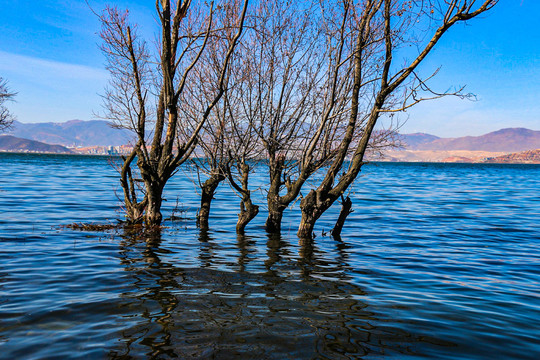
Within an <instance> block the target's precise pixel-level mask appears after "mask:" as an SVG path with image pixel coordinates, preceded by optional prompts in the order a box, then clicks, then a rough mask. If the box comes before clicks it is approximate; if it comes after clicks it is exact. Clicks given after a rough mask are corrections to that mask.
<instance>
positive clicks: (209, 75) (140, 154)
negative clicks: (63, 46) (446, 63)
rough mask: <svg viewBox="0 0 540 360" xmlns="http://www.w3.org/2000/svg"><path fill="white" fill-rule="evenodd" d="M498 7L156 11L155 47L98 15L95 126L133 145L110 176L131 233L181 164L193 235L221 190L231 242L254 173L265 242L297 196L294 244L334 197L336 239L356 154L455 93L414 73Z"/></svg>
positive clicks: (389, 140) (246, 4)
mask: <svg viewBox="0 0 540 360" xmlns="http://www.w3.org/2000/svg"><path fill="white" fill-rule="evenodd" d="M496 3H497V0H481V1H476V0H333V1H316V0H311V1H303V2H294V1H288V0H274V1H271V0H258V1H254V0H252V1H249V0H244V1H241V0H232V1H217V2H210V3H206V2H204V3H203V2H200V3H196V4H192V2H191V1H190V0H176V1H171V0H158V1H157V2H156V11H157V14H158V16H157V19H158V23H159V25H160V35H159V41H158V43H157V46H156V45H154V48H155V50H151V46H150V45H149V44H148V43H147V42H146V41H145V40H144V39H143V38H142V37H141V36H140V35H139V33H138V31H137V27H136V25H132V24H130V22H129V17H128V12H127V11H125V12H123V11H119V10H118V9H116V8H106V9H105V10H104V12H103V13H102V15H101V17H100V18H101V22H102V31H101V38H102V50H103V52H104V54H105V56H106V58H107V60H108V70H109V72H110V74H111V81H110V85H109V87H108V88H107V90H106V93H105V94H104V103H105V110H106V111H105V117H107V118H108V119H111V120H112V121H114V123H115V124H116V125H117V126H120V127H125V128H128V129H131V130H132V131H133V133H134V134H135V139H136V140H135V144H134V145H135V146H134V149H133V152H132V153H131V154H130V155H129V156H126V157H125V158H124V159H123V163H122V165H121V167H120V174H121V180H120V183H121V186H122V189H123V199H124V204H125V210H126V217H127V220H128V222H131V223H140V222H145V223H146V225H147V226H156V225H159V224H160V223H161V221H162V215H161V203H162V194H163V189H164V187H165V185H166V183H167V181H168V180H169V179H170V178H171V177H172V176H173V175H174V174H175V173H176V172H177V171H178V169H179V167H180V166H181V165H182V164H185V163H186V162H188V161H191V162H192V163H193V164H194V165H195V166H196V167H197V169H198V170H197V171H198V173H199V174H200V175H202V178H201V177H199V179H198V180H197V182H198V184H199V186H200V189H201V206H200V210H199V213H198V215H197V218H198V224H199V226H200V227H201V228H207V227H208V223H209V214H210V207H211V203H212V199H213V197H214V195H215V193H216V191H218V187H219V185H220V184H221V183H224V182H226V183H228V184H229V185H230V186H231V187H232V188H233V189H234V190H235V192H236V193H237V194H239V196H240V208H239V215H238V223H237V231H238V232H239V233H241V232H243V231H244V229H245V227H246V225H247V224H248V223H249V222H250V221H251V220H252V219H253V218H254V217H255V216H256V215H257V214H258V213H259V206H258V205H256V204H254V203H253V201H252V198H251V192H252V191H253V189H252V188H251V187H250V183H249V179H250V174H251V173H252V171H253V169H254V167H255V166H256V165H257V164H258V163H261V162H262V163H264V165H265V166H264V168H265V169H266V171H267V173H268V183H267V186H266V188H265V190H266V193H267V197H266V200H267V202H266V207H267V209H268V216H267V220H266V229H267V231H268V232H271V233H274V232H279V231H280V230H281V221H282V217H283V213H284V211H285V209H287V208H288V207H289V206H290V205H291V204H292V203H293V202H295V201H297V200H298V199H299V197H300V198H301V200H300V209H301V212H302V220H301V223H300V224H299V229H298V236H299V237H301V238H309V237H311V236H312V233H313V228H314V225H315V223H316V221H317V220H318V219H319V218H320V217H321V215H322V214H323V213H324V212H325V211H327V210H328V209H329V208H330V207H331V206H333V205H334V204H335V203H336V201H338V200H339V199H342V206H343V208H342V211H341V214H340V217H339V220H338V223H337V224H336V228H335V229H334V234H336V235H338V234H339V232H340V231H341V227H342V226H343V222H344V221H345V218H346V217H347V215H348V214H349V213H350V212H351V201H350V199H348V198H345V197H344V196H345V194H346V192H347V191H348V189H349V188H350V187H351V185H352V184H353V182H354V181H355V179H356V178H357V176H358V174H359V172H360V170H361V168H362V166H363V165H364V164H365V156H366V154H367V153H368V152H369V151H374V152H377V151H380V150H381V148H384V147H386V146H392V145H393V144H395V141H394V140H395V139H394V137H393V135H394V134H395V131H394V129H393V128H392V127H391V126H387V127H383V126H381V122H382V121H385V122H386V123H387V124H388V121H386V120H392V117H393V116H394V115H395V114H397V113H400V112H403V111H405V110H406V109H408V108H410V107H411V106H414V105H415V104H417V103H419V102H421V101H423V100H427V99H435V98H439V97H442V96H447V95H457V96H465V95H463V94H462V92H461V90H462V89H459V90H458V91H454V92H450V91H446V92H437V91H434V90H433V89H432V88H431V87H430V86H429V80H430V79H431V77H433V76H434V75H435V74H422V73H421V71H419V65H420V64H421V63H422V61H423V60H424V59H425V58H426V57H427V56H428V54H429V53H430V52H431V51H432V50H433V48H434V47H435V45H436V44H437V42H438V41H439V40H440V39H441V37H442V36H443V35H444V34H445V33H446V32H447V31H448V30H449V29H450V28H451V27H452V26H454V25H456V24H458V23H460V22H464V21H467V20H470V19H472V18H474V17H476V16H478V15H480V14H482V13H483V12H485V11H488V10H490V9H491V8H492V7H493V6H495V4H496ZM390 123H391V122H390ZM314 175H316V176H314ZM308 180H310V181H309V182H308ZM308 186H309V187H310V188H309V189H308V188H307V187H308ZM301 191H303V193H304V194H305V196H302V192H301Z"/></svg>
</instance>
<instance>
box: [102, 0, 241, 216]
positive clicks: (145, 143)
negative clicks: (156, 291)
mask: <svg viewBox="0 0 540 360" xmlns="http://www.w3.org/2000/svg"><path fill="white" fill-rule="evenodd" d="M247 5H248V0H245V1H244V3H243V9H242V15H241V16H240V17H239V22H238V23H237V24H236V25H235V29H236V32H235V35H234V36H233V37H232V38H226V37H223V36H221V35H220V31H219V29H216V28H215V27H214V21H213V17H214V15H215V12H216V11H217V10H216V9H220V10H222V9H224V8H226V7H227V4H226V3H225V4H219V6H217V7H214V2H211V3H210V4H208V6H206V3H205V4H200V7H194V6H192V4H191V1H190V0H177V1H173V2H171V1H170V0H158V1H156V10H157V14H158V19H159V24H160V32H161V33H160V36H159V39H160V40H159V44H158V46H157V47H158V49H157V54H155V55H152V54H151V52H150V50H149V48H148V45H147V43H146V42H145V41H144V40H143V39H142V38H140V36H139V35H138V32H137V28H136V26H132V25H130V24H129V22H128V12H127V11H125V12H120V11H118V10H117V9H114V8H107V9H105V11H104V12H103V14H102V15H101V16H100V19H101V23H102V31H101V38H102V40H103V43H102V51H103V53H104V54H105V56H106V58H107V61H108V66H107V67H108V70H109V72H110V74H111V82H110V87H109V88H108V89H107V91H106V93H105V96H104V102H105V110H106V116H105V117H107V118H109V119H111V120H113V121H114V122H115V123H116V124H117V125H118V126H121V127H126V128H128V129H131V130H133V132H134V133H135V137H136V140H135V144H134V149H133V151H132V152H131V154H129V155H128V156H127V157H125V158H124V162H123V164H122V166H121V169H120V174H121V179H120V183H121V186H122V189H123V192H124V203H125V207H126V217H127V220H128V222H131V223H138V222H142V221H143V220H144V222H145V223H146V225H147V226H155V225H159V224H160V223H161V220H162V215H161V203H162V193H163V189H164V187H165V185H166V183H167V181H168V180H169V179H170V178H171V177H172V176H173V174H174V173H175V171H176V170H177V169H178V167H179V166H180V165H181V164H183V163H185V162H186V161H187V160H188V159H189V156H190V155H191V153H192V152H193V150H194V148H195V145H196V142H197V138H198V135H199V132H200V131H201V128H202V127H203V126H204V124H205V122H206V120H207V119H208V117H209V115H210V113H211V111H212V109H213V108H214V106H215V105H216V104H217V103H218V102H219V101H220V99H221V97H222V96H223V93H224V91H225V86H224V84H225V75H226V71H227V65H228V63H229V60H230V58H231V55H232V53H233V51H234V48H235V46H236V44H237V42H238V39H239V37H240V36H241V33H242V30H243V22H244V18H245V13H246V10H247ZM220 41H227V52H226V54H225V56H224V58H223V59H222V63H221V68H220V69H219V71H218V72H217V73H216V74H215V76H214V77H213V78H211V79H209V81H210V82H209V83H208V86H209V87H211V88H212V89H213V96H212V98H211V99H210V100H209V101H208V102H207V103H206V104H204V106H203V107H201V108H199V109H198V110H199V114H198V122H197V123H196V125H195V126H194V127H191V126H190V124H184V123H182V121H181V118H180V116H179V108H182V107H183V106H185V105H186V104H184V103H183V102H182V94H183V93H184V92H186V91H189V89H188V88H186V84H187V83H188V79H189V77H190V76H191V75H192V72H193V70H194V69H195V68H196V67H197V66H198V65H199V60H200V59H201V56H202V54H203V53H204V51H205V49H206V48H207V46H208V44H209V43H213V42H220ZM150 129H151V130H150ZM135 161H136V165H137V170H138V175H139V176H140V178H137V177H135V175H134V173H133V171H132V164H133V163H134V162H135Z"/></svg>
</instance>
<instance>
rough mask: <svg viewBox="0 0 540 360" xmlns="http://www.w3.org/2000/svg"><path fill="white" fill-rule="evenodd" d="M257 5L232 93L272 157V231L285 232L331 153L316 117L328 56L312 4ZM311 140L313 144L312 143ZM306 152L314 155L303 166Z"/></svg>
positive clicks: (269, 194)
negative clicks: (284, 222) (291, 209)
mask: <svg viewBox="0 0 540 360" xmlns="http://www.w3.org/2000/svg"><path fill="white" fill-rule="evenodd" d="M257 5H258V6H257V8H256V9H255V10H254V12H253V14H252V18H251V22H250V30H251V31H250V32H249V35H247V36H246V38H245V39H244V41H243V47H242V51H241V52H240V53H239V55H238V56H241V61H242V68H241V69H239V70H240V71H241V72H242V76H238V79H241V80H240V83H241V84H240V85H238V84H237V88H236V90H237V91H236V92H235V93H234V95H233V96H237V97H239V100H240V104H241V113H242V116H243V118H244V119H245V120H244V123H245V124H247V125H245V127H247V128H248V129H249V134H252V135H256V138H257V139H256V140H257V142H258V143H259V144H260V146H261V147H262V148H263V149H264V151H265V153H266V158H267V159H268V171H269V186H268V189H267V205H268V218H267V220H266V229H267V231H269V232H279V231H280V228H281V219H282V216H283V211H284V210H285V209H286V208H287V206H288V205H289V204H291V203H292V202H293V201H294V200H295V199H296V198H297V196H298V194H299V192H300V189H301V187H302V185H303V183H304V182H305V181H306V179H307V178H308V177H309V176H310V175H311V174H313V172H314V171H316V170H317V169H318V168H319V167H321V166H323V165H324V163H325V160H326V159H327V158H328V157H329V156H330V155H329V153H328V152H326V153H325V149H324V147H317V146H316V145H319V144H320V141H319V139H314V140H313V137H316V136H317V135H316V134H317V131H318V129H319V125H320V124H319V123H317V122H316V121H314V120H315V119H316V118H315V114H316V112H317V111H318V108H319V107H320V102H321V101H324V100H323V99H324V92H325V90H326V88H325V78H324V74H325V71H326V65H327V59H326V56H325V55H326V51H325V46H324V44H323V42H324V40H322V39H323V33H322V31H321V29H320V23H319V22H318V19H317V17H316V16H314V15H315V13H316V12H315V6H314V4H313V3H311V2H297V3H294V2H290V1H285V0H278V1H269V0H263V1H260V2H259V3H258V4H257ZM323 127H324V126H323ZM321 131H322V130H321ZM310 140H313V141H312V142H313V143H315V145H313V146H310ZM326 140H329V138H327V139H326ZM328 142H329V141H328ZM307 148H309V149H307ZM319 150H321V151H320V152H319ZM303 153H309V156H307V155H306V156H304V159H303V161H302V159H301V155H302V154H303ZM240 168H244V169H247V168H246V167H245V166H243V165H242V166H240V167H239V169H240ZM240 178H241V176H240ZM235 188H236V187H235ZM237 190H239V189H238V188H237ZM246 209H247V207H246Z"/></svg>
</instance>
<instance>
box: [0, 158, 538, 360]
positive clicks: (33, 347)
mask: <svg viewBox="0 0 540 360" xmlns="http://www.w3.org/2000/svg"><path fill="white" fill-rule="evenodd" d="M0 163H1V167H0V358H5V359H47V358H50V359H70V358H72V359H81V358H87V359H105V358H111V359H117V358H118V359H120V358H121V359H130V358H134V359H140V358H159V359H166V358H174V357H177V358H195V359H208V358H215V359H233V358H238V359H313V358H321V359H354V358H366V359H379V358H388V359H420V358H422V359H424V358H433V359H494V358H497V359H538V358H540V228H539V226H538V224H539V222H540V198H539V194H540V192H539V188H540V166H539V165H496V164H492V165H491V164H490V165H487V164H486V165H484V164H426V163H376V164H369V165H367V166H365V167H364V168H363V171H362V173H361V175H362V176H361V177H360V178H359V179H358V180H357V182H356V184H355V186H354V189H352V192H351V195H350V196H351V198H352V200H353V209H354V210H355V211H354V212H353V213H352V214H351V215H350V217H349V219H348V222H347V223H346V225H345V227H344V229H343V234H342V238H341V239H339V240H336V239H334V238H332V237H330V236H326V235H325V233H326V232H327V231H329V230H330V229H331V228H332V226H333V221H335V219H336V218H337V214H338V212H339V207H338V206H336V208H335V209H333V210H332V211H330V212H329V213H328V214H326V215H325V216H324V218H322V219H321V220H320V221H319V223H318V224H317V227H316V232H315V233H316V235H317V236H316V238H315V239H314V241H313V242H300V241H299V240H298V238H297V237H296V235H295V234H296V227H297V224H298V222H299V218H300V213H299V210H298V203H296V204H295V206H294V207H293V208H292V209H288V210H287V211H286V213H285V222H284V225H283V231H282V234H281V236H269V235H267V234H266V233H265V232H264V229H263V225H264V220H265V215H266V214H265V209H264V197H265V194H264V181H265V173H264V168H263V167H262V166H261V167H259V168H257V171H256V173H255V174H254V176H253V183H254V188H256V187H258V189H256V190H254V191H253V193H254V198H255V201H256V203H257V204H259V205H261V213H260V214H259V215H258V216H257V217H256V218H255V220H254V221H253V222H252V223H251V224H249V225H248V227H247V230H246V235H245V236H237V235H236V234H235V231H234V227H235V224H236V214H237V213H238V206H239V198H238V197H237V196H236V195H235V194H234V193H233V192H232V191H231V190H230V189H229V188H228V186H226V185H224V186H222V187H221V188H220V189H219V191H218V193H217V195H216V198H215V200H214V203H213V208H212V213H211V218H210V230H209V231H208V232H200V231H199V230H198V229H197V227H196V226H195V221H194V218H195V213H196V210H197V208H198V201H199V199H198V195H197V191H196V188H195V185H194V183H196V181H197V177H196V174H194V173H193V172H192V171H191V170H190V169H189V168H187V167H186V168H183V169H182V170H181V171H180V172H179V173H178V174H177V175H176V176H175V177H174V178H173V179H172V180H171V183H170V184H169V186H168V187H167V188H166V192H165V198H166V200H167V202H165V203H164V209H163V214H164V217H168V216H170V215H171V212H172V211H173V209H174V211H175V216H178V217H180V220H176V221H170V220H169V221H165V222H164V225H165V227H164V228H163V229H162V230H161V233H159V234H158V233H156V234H153V235H143V234H137V233H130V232H129V231H113V232H88V231H77V230H72V229H66V228H62V227H61V225H66V224H70V223H73V222H85V223H98V224H104V223H115V222H116V219H120V218H122V212H121V209H120V202H119V200H118V196H119V195H120V191H121V190H120V188H119V184H118V175H117V173H116V172H115V170H114V168H113V166H112V165H111V160H110V159H109V158H107V157H84V156H68V155H63V156H62V155H34V154H0ZM308 186H309V184H308ZM308 189H309V187H306V188H305V190H304V191H303V192H304V193H307V191H308Z"/></svg>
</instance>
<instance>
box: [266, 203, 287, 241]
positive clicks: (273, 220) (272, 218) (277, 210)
mask: <svg viewBox="0 0 540 360" xmlns="http://www.w3.org/2000/svg"><path fill="white" fill-rule="evenodd" d="M285 209H286V206H283V205H282V204H281V203H279V202H277V201H270V200H269V201H268V218H267V219H266V224H265V226H266V231H267V232H268V233H270V234H277V233H279V232H281V220H282V218H283V211H284V210H285Z"/></svg>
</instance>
